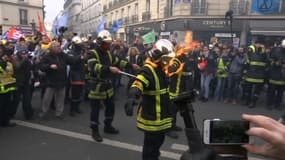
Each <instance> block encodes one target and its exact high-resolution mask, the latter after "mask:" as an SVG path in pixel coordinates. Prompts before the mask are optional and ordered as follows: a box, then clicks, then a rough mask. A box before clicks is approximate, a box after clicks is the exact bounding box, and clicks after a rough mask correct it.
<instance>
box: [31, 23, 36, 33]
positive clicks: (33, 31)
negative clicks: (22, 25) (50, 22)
mask: <svg viewBox="0 0 285 160" xmlns="http://www.w3.org/2000/svg"><path fill="white" fill-rule="evenodd" d="M30 25H31V26H32V33H33V35H34V34H35V32H36V23H35V20H34V19H32V22H31V23H30Z"/></svg>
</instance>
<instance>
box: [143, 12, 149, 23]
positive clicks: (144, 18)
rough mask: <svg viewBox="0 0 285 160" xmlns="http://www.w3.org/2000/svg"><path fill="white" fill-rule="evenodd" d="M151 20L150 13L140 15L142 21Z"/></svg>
mask: <svg viewBox="0 0 285 160" xmlns="http://www.w3.org/2000/svg"><path fill="white" fill-rule="evenodd" d="M150 19H151V13H150V12H149V11H146V12H143V13H142V21H149V20H150Z"/></svg>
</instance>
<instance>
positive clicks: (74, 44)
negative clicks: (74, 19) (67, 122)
mask: <svg viewBox="0 0 285 160" xmlns="http://www.w3.org/2000/svg"><path fill="white" fill-rule="evenodd" d="M81 43H82V40H81V38H80V37H78V36H75V37H73V38H72V40H71V46H70V50H69V54H71V55H73V56H75V57H76V56H83V47H82V44H81ZM84 63H85V62H84V61H83V60H82V61H80V62H79V63H78V64H72V65H70V72H69V79H70V84H71V86H70V87H71V88H70V89H71V100H70V112H69V114H70V116H71V117H74V116H75V115H76V114H77V113H78V114H80V113H82V111H81V109H80V102H81V100H82V97H83V87H84V85H85V70H84V69H85V68H84V67H85V66H84Z"/></svg>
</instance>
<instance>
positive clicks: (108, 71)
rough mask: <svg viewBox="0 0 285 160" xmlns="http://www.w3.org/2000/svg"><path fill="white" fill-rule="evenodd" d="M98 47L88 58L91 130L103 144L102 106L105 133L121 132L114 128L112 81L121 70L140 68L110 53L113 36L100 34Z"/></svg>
mask: <svg viewBox="0 0 285 160" xmlns="http://www.w3.org/2000/svg"><path fill="white" fill-rule="evenodd" d="M96 43H97V46H96V47H95V48H94V49H93V50H91V53H89V57H88V61H87V63H88V71H89V77H90V78H89V82H88V83H89V85H90V86H89V90H90V91H89V94H88V97H89V99H90V101H91V102H90V103H91V115H90V116H91V117H90V119H91V126H90V127H91V129H92V137H93V139H94V140H95V141H97V142H102V141H103V138H102V137H101V135H100V133H99V129H98V126H99V110H100V106H101V104H104V105H105V120H104V132H105V133H109V134H118V133H119V130H118V129H116V128H114V127H113V126H112V121H113V119H114V114H115V106H114V88H113V85H112V80H113V79H114V76H115V74H119V73H120V69H119V67H120V68H131V67H132V68H133V69H135V70H137V69H139V68H140V67H139V66H138V65H136V64H130V63H128V61H125V60H121V59H119V58H118V57H116V56H115V55H113V54H112V53H111V52H110V45H111V43H112V37H111V34H110V33H109V32H108V31H106V30H103V31H101V32H99V33H98V37H97V39H96Z"/></svg>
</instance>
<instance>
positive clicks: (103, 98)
mask: <svg viewBox="0 0 285 160" xmlns="http://www.w3.org/2000/svg"><path fill="white" fill-rule="evenodd" d="M169 42H170V41H169ZM170 43H171V44H169V43H168V41H166V42H165V41H163V40H161V41H160V40H158V41H157V43H156V45H154V46H155V47H153V46H152V45H149V44H146V45H144V44H143V42H142V40H140V39H138V40H136V42H135V43H134V44H133V45H131V46H127V45H126V44H124V43H123V42H121V41H119V40H117V41H113V40H112V36H111V34H110V33H109V32H108V31H103V32H100V33H99V34H98V37H97V38H96V39H93V38H92V36H90V37H88V38H80V37H79V36H77V35H74V37H72V38H70V39H63V38H58V39H53V40H51V39H50V38H49V37H48V36H47V35H40V36H39V35H37V36H34V37H28V38H23V37H21V38H20V39H18V40H17V41H11V40H2V41H0V73H1V74H0V78H1V80H0V82H1V88H0V95H1V96H0V125H1V126H3V127H8V126H15V124H14V123H12V122H10V120H11V119H12V118H13V117H14V116H15V114H16V112H17V108H18V105H19V104H20V102H22V106H23V113H24V117H25V119H26V120H32V119H34V118H35V117H36V116H37V115H35V111H34V108H33V107H32V100H33V99H32V97H33V92H34V90H35V88H36V87H39V88H40V89H41V93H42V94H41V98H42V101H41V111H40V113H39V115H38V116H39V118H41V119H43V120H44V119H46V118H47V112H48V111H49V109H50V108H53V109H54V110H55V117H56V118H58V119H61V120H62V119H64V117H65V115H64V114H63V111H64V109H65V101H66V100H67V99H68V100H69V104H70V107H69V115H70V116H72V117H73V116H76V115H77V114H80V113H81V109H80V103H81V102H82V100H84V98H87V97H88V99H89V100H90V106H91V113H90V120H91V121H90V128H91V129H92V137H93V138H94V140H96V141H97V142H102V141H103V138H102V137H101V135H100V132H99V128H98V125H99V110H100V106H101V105H104V106H105V108H106V109H105V120H104V132H105V133H109V134H118V133H119V130H118V129H116V128H115V127H114V126H113V125H112V121H113V118H114V114H115V107H114V106H115V103H114V94H116V90H117V89H118V87H120V85H121V83H122V82H121V76H120V73H121V71H122V70H123V71H126V72H127V73H130V74H133V75H137V79H138V80H135V81H134V80H132V79H130V81H129V82H128V85H127V88H128V90H127V92H128V93H129V98H130V97H133V98H138V97H140V96H142V97H145V98H146V99H147V98H150V96H153V95H155V94H157V93H154V92H155V91H156V90H157V88H156V87H157V84H156V81H159V82H160V83H162V84H163V85H158V86H159V89H158V90H160V93H159V94H160V95H161V98H164V99H165V97H163V96H164V94H166V93H167V94H168V92H169V96H167V98H166V99H165V101H163V102H162V103H161V105H162V106H163V107H164V106H165V105H166V100H167V102H168V101H171V99H172V98H174V97H176V96H178V95H179V94H180V93H181V92H185V91H190V90H194V89H195V90H199V93H200V94H199V97H198V98H199V100H201V101H202V102H207V101H209V100H215V101H218V102H222V103H231V104H237V103H241V104H243V105H246V106H248V107H249V108H254V107H256V103H257V101H258V99H259V98H260V95H261V93H262V92H265V93H266V104H265V106H266V108H267V109H269V110H272V109H278V110H281V109H282V108H283V107H282V99H283V92H284V86H285V40H283V41H280V42H276V43H275V45H274V46H266V45H265V42H264V41H263V40H257V41H256V42H255V43H254V44H253V45H250V46H247V47H238V48H235V47H233V46H231V45H228V44H222V43H212V44H204V43H202V42H199V43H196V42H195V45H192V48H191V49H190V50H187V49H185V48H187V45H190V44H184V46H181V45H180V44H177V43H176V42H174V41H172V42H170ZM169 46H171V47H172V46H173V53H174V52H176V54H177V53H178V52H181V53H182V54H183V56H179V57H178V56H177V58H176V59H175V60H174V62H173V61H164V60H163V59H161V57H163V56H162V55H164V54H165V53H164V51H165V52H167V54H170V49H169V48H171V47H169ZM193 46H194V47H193ZM159 47H160V48H159ZM158 48H159V49H158ZM158 50H159V51H158ZM181 50H182V51H181ZM171 53H172V52H171ZM174 54H175V53H174ZM170 62H171V63H172V64H173V63H174V64H178V65H177V66H183V68H176V67H177V66H176V65H171V66H167V67H168V69H167V71H168V72H167V74H166V75H168V74H169V75H170V76H172V73H176V70H179V69H182V70H183V71H182V72H180V73H181V74H180V75H179V74H177V75H178V76H177V77H172V79H173V80H171V81H170V82H167V81H165V79H161V78H163V77H164V74H163V76H156V74H159V75H160V74H162V73H160V72H161V71H160V70H157V64H158V63H159V64H160V63H163V64H165V63H170ZM181 64H183V65H181ZM173 66H174V67H173ZM162 71H165V69H164V68H162ZM155 73H156V74H155ZM150 74H151V76H150ZM169 75H168V76H169ZM152 76H153V77H152ZM150 77H152V78H151V79H152V81H149V78H150ZM158 77H159V78H158ZM166 77H167V76H166ZM181 77H184V79H183V80H181V81H180V80H178V79H179V78H181ZM171 82H175V83H174V84H171ZM153 83H155V84H153ZM168 83H169V84H170V85H168ZM178 83H179V84H178ZM180 83H181V84H180ZM182 83H183V84H182ZM178 85H179V87H180V88H183V91H182V90H179V87H177V86H178ZM168 88H169V91H168ZM162 95H163V96H162ZM152 100H155V101H156V100H157V99H152V98H150V99H149V100H145V101H143V102H142V104H143V105H144V103H145V104H146V105H147V104H148V103H150V102H151V101H152ZM159 102H160V101H159ZM127 103H130V104H133V103H135V102H133V101H130V100H129V101H128V102H127ZM154 104H155V102H154ZM167 104H171V103H167ZM151 105H152V104H149V106H151ZM127 107H129V108H126V109H127V114H129V115H132V113H130V112H132V108H130V105H129V106H128V105H127ZM154 108H155V106H154ZM164 109H165V108H164ZM162 110H163V109H162ZM150 112H152V111H151V110H150ZM163 112H164V113H165V114H167V112H168V110H167V109H166V111H163ZM176 113H177V110H176V111H174V113H172V112H171V114H170V113H169V115H166V116H170V117H164V118H165V119H163V120H161V124H160V121H159V122H158V121H155V122H153V123H155V124H156V125H155V127H157V125H158V123H159V125H161V127H162V128H163V129H162V130H158V132H159V133H160V131H163V132H164V131H165V130H168V129H171V128H172V129H173V130H176V131H177V130H181V129H180V128H179V127H178V126H176V124H175V119H176V118H175V117H176ZM140 114H142V115H140V116H142V117H140V118H141V119H140V118H139V121H138V128H140V129H141V130H143V131H145V142H144V145H145V147H144V152H143V157H144V159H148V156H149V155H152V154H155V155H156V157H158V156H159V153H158V152H157V150H159V148H160V145H161V144H162V143H163V141H164V137H163V136H164V135H161V134H155V136H154V135H153V134H152V132H156V130H153V127H150V124H149V123H151V122H152V121H151V120H148V119H144V117H143V116H144V114H148V113H147V112H146V113H144V112H143V111H142V112H140ZM149 116H151V115H149ZM171 118H173V119H174V122H172V120H171ZM243 118H244V119H246V120H249V121H252V122H254V123H256V124H258V125H260V126H261V127H264V128H266V129H269V130H270V129H271V128H274V127H272V126H269V127H267V126H263V125H264V124H262V123H261V122H260V121H261V120H262V121H265V120H267V121H268V120H269V119H268V118H267V117H254V116H250V115H243ZM266 118H267V119H266ZM259 119H261V120H260V121H259ZM170 121H171V122H170ZM270 121H271V122H272V123H274V125H279V122H275V121H274V120H270ZM166 122H167V123H166ZM168 122H169V124H168ZM170 123H174V124H170ZM277 123H278V124H277ZM281 128H284V127H283V126H281ZM283 130H284V129H283ZM259 132H260V131H259V130H258V129H250V130H249V131H248V134H249V135H254V136H266V137H265V138H264V139H265V140H268V141H269V142H272V143H273V146H271V148H270V149H272V151H271V152H270V153H269V151H265V149H266V148H261V149H259V148H256V147H255V146H252V145H246V146H244V147H245V148H246V149H248V150H249V151H250V152H253V153H257V154H262V155H265V156H271V157H280V156H279V155H282V153H280V154H276V155H274V153H276V152H278V153H279V151H280V150H282V148H281V149H279V148H278V146H277V149H276V148H274V145H275V143H276V144H277V141H274V140H270V139H268V136H269V135H261V134H260V133H259ZM264 132H265V131H264ZM167 133H171V132H167ZM266 133H268V134H270V133H269V132H268V131H266ZM280 134H283V135H282V136H283V139H284V131H281V132H280ZM169 135H170V136H174V137H175V135H173V134H172V135H171V134H169ZM276 136H277V137H276V138H277V139H278V138H279V139H278V140H280V137H278V135H276ZM158 139H159V140H158ZM281 139H282V138H281ZM157 141H160V142H159V144H157V145H156V148H154V150H150V148H151V147H153V145H154V144H153V143H156V142H157ZM278 145H282V144H280V143H278ZM283 151H284V147H283ZM281 158H282V156H281Z"/></svg>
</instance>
